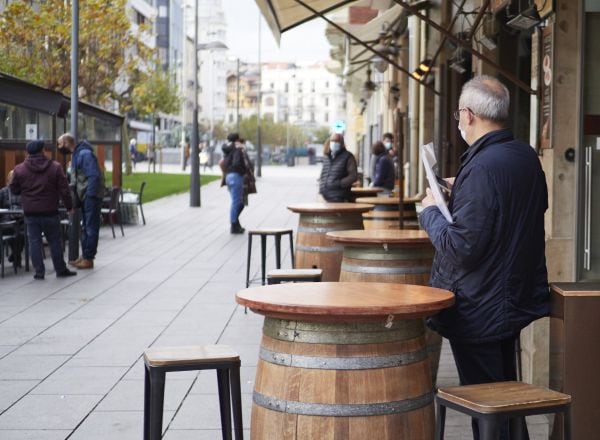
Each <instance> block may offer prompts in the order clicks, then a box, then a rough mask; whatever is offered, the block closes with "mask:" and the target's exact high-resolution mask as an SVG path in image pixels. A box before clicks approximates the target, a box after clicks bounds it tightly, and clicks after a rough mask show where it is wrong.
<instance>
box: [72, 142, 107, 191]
mask: <svg viewBox="0 0 600 440" xmlns="http://www.w3.org/2000/svg"><path fill="white" fill-rule="evenodd" d="M71 170H72V171H71V172H72V174H73V177H74V178H75V184H76V191H77V195H78V197H79V199H80V200H84V199H85V198H86V197H96V198H102V197H104V176H103V174H102V171H101V170H100V166H99V165H98V159H97V158H96V155H95V154H94V150H93V148H92V146H91V145H90V144H89V143H88V142H87V141H85V140H84V141H81V142H80V143H79V144H78V145H77V148H75V151H74V152H73V158H72V159H71Z"/></svg>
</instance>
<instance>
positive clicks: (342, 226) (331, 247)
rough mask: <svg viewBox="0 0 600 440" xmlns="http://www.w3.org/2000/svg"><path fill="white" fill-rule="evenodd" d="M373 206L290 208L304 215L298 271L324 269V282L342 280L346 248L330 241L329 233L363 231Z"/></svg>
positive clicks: (298, 236) (321, 205) (329, 204)
mask: <svg viewBox="0 0 600 440" xmlns="http://www.w3.org/2000/svg"><path fill="white" fill-rule="evenodd" d="M372 208H373V206H372V205H364V204H360V203H303V204H296V205H290V206H288V209H289V210H290V211H292V212H295V213H298V214H300V219H299V224H298V233H297V235H296V258H295V262H296V268H298V269H315V268H317V269H323V278H322V280H323V281H337V280H338V279H339V277H340V264H341V262H342V247H341V246H337V245H335V244H334V243H333V242H332V241H331V239H329V238H328V237H327V235H326V234H327V232H330V231H341V230H346V229H363V222H362V214H363V213H364V212H367V211H370V210H371V209H372Z"/></svg>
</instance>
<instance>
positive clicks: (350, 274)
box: [327, 229, 442, 384]
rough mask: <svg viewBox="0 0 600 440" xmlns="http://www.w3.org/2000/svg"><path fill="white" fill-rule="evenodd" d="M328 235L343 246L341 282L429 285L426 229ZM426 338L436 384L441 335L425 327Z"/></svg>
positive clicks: (431, 249) (429, 253)
mask: <svg viewBox="0 0 600 440" xmlns="http://www.w3.org/2000/svg"><path fill="white" fill-rule="evenodd" d="M327 236H328V237H329V238H331V239H332V240H333V241H334V242H335V243H338V244H340V245H342V246H343V247H344V250H343V253H342V266H341V272H340V281H365V282H380V283H401V284H417V285H421V286H428V285H429V274H430V273H431V264H432V262H433V254H434V253H435V248H434V247H433V245H432V244H431V241H430V240H429V236H428V235H427V233H426V232H425V231H414V230H399V229H398V230H373V229H371V230H364V231H337V232H328V233H327ZM425 339H426V344H427V351H428V352H429V357H430V360H431V376H432V381H433V383H434V384H435V383H436V380H437V371H438V366H439V363H440V353H441V351H442V337H441V336H440V335H439V334H438V333H436V332H434V331H433V330H430V329H428V328H426V329H425Z"/></svg>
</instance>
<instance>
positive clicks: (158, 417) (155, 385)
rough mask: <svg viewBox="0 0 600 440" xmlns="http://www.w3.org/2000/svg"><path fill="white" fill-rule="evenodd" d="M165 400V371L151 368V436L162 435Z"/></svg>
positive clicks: (151, 438) (151, 439)
mask: <svg viewBox="0 0 600 440" xmlns="http://www.w3.org/2000/svg"><path fill="white" fill-rule="evenodd" d="M164 400H165V372H164V371H157V370H156V369H152V368H151V369H150V438H149V440H158V439H160V438H161V437H162V421H163V420H162V419H163V405H164Z"/></svg>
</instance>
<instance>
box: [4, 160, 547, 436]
mask: <svg viewBox="0 0 600 440" xmlns="http://www.w3.org/2000/svg"><path fill="white" fill-rule="evenodd" d="M319 168H320V167H308V166H306V167H293V168H287V167H265V168H264V169H263V178H261V179H260V180H259V182H258V191H259V193H258V194H257V195H252V196H250V206H249V207H247V208H246V209H245V210H244V212H243V214H242V217H241V221H242V224H243V225H244V226H246V227H258V226H285V227H294V228H296V226H297V222H298V219H297V216H296V215H295V214H293V213H291V212H289V211H288V210H287V209H285V206H286V205H287V204H289V203H291V202H308V201H315V200H316V193H317V185H316V178H317V176H318V172H319ZM201 196H202V207H201V208H189V206H188V205H189V196H188V195H187V194H184V195H179V196H173V197H168V198H165V199H161V200H158V201H155V202H152V203H148V204H145V205H144V211H145V213H146V219H147V222H148V224H147V226H128V227H126V229H125V237H121V236H120V235H119V234H118V232H117V238H116V239H113V238H112V235H111V232H110V228H108V227H103V228H102V229H101V238H100V247H99V253H98V258H97V260H96V268H95V269H94V270H91V271H79V274H78V276H77V277H73V278H69V279H62V278H61V279H58V278H55V276H54V274H53V273H52V272H50V271H48V272H49V273H47V274H46V280H45V281H35V280H33V278H32V275H33V274H32V273H31V272H30V273H24V272H19V274H17V275H14V274H13V273H12V271H10V270H8V271H7V275H6V278H5V279H3V280H1V281H0V439H2V440H16V439H19V440H22V439H35V440H51V439H52V440H54V439H67V438H68V439H73V440H95V439H102V440H107V439H109V440H121V439H123V440H132V439H141V438H142V414H143V389H144V383H143V365H142V362H141V354H142V352H143V350H144V349H145V348H146V347H148V346H150V345H188V344H214V343H223V344H229V345H231V346H233V347H234V348H235V349H236V350H237V351H238V352H239V353H240V355H241V358H242V369H241V375H242V392H243V399H242V400H243V402H244V425H245V427H246V429H247V428H248V427H249V423H250V407H251V392H252V388H253V381H254V374H255V368H256V361H257V353H258V347H259V345H258V344H259V342H260V334H261V325H262V318H261V317H260V316H257V315H254V314H253V313H248V314H247V315H245V314H244V313H243V308H241V307H239V306H238V305H237V304H236V303H235V300H234V295H235V293H236V292H237V291H238V290H240V289H241V288H242V287H243V286H244V280H245V262H246V247H247V239H246V235H243V236H232V235H230V234H229V225H228V220H227V218H228V215H227V213H228V207H229V196H228V194H227V191H226V189H224V188H219V186H218V183H217V182H213V183H211V184H209V185H207V186H205V187H203V188H202V191H201ZM272 245H273V243H272V241H271V240H269V246H270V248H269V253H268V256H267V258H268V262H270V263H271V264H273V263H272V261H273V260H274V256H273V255H272V254H273V248H272ZM282 250H283V255H282V261H283V264H284V267H289V264H290V255H289V251H288V248H287V246H286V244H285V243H284V244H283V249H282ZM254 251H255V255H256V256H257V257H258V255H259V252H258V249H257V248H256V249H255V250H254ZM253 260H254V263H255V264H254V266H253V271H254V272H255V274H254V275H253V276H254V277H256V276H257V274H256V272H257V271H258V269H259V268H258V264H256V263H257V262H258V258H253ZM46 265H47V267H50V268H51V262H50V260H49V259H47V260H46ZM439 377H440V379H439V384H440V385H441V386H449V385H455V384H457V378H456V371H455V369H454V363H453V360H452V358H451V355H450V354H449V353H448V351H447V349H446V347H445V349H444V352H443V355H442V365H441V368H440V376H439ZM216 393H217V388H216V374H215V373H214V372H212V371H210V372H202V373H200V374H197V373H195V372H185V373H170V374H169V375H167V384H166V397H165V413H164V427H165V430H166V435H165V437H164V438H165V439H167V440H186V439H196V440H200V439H204V440H206V439H220V438H221V436H220V421H219V413H218V397H217V395H216ZM542 422H543V421H539V422H538V423H537V425H536V426H535V427H534V428H540V429H545V425H543V423H542ZM447 424H448V429H447V433H448V435H447V438H450V439H464V438H469V428H468V425H469V420H468V419H467V418H466V417H462V416H459V415H456V414H455V413H452V412H451V411H450V412H449V414H448V417H447ZM538 430H539V429H538ZM246 435H247V438H249V435H248V432H246ZM532 438H539V439H542V438H545V437H543V436H541V435H540V436H532ZM315 440H317V439H315Z"/></svg>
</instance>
